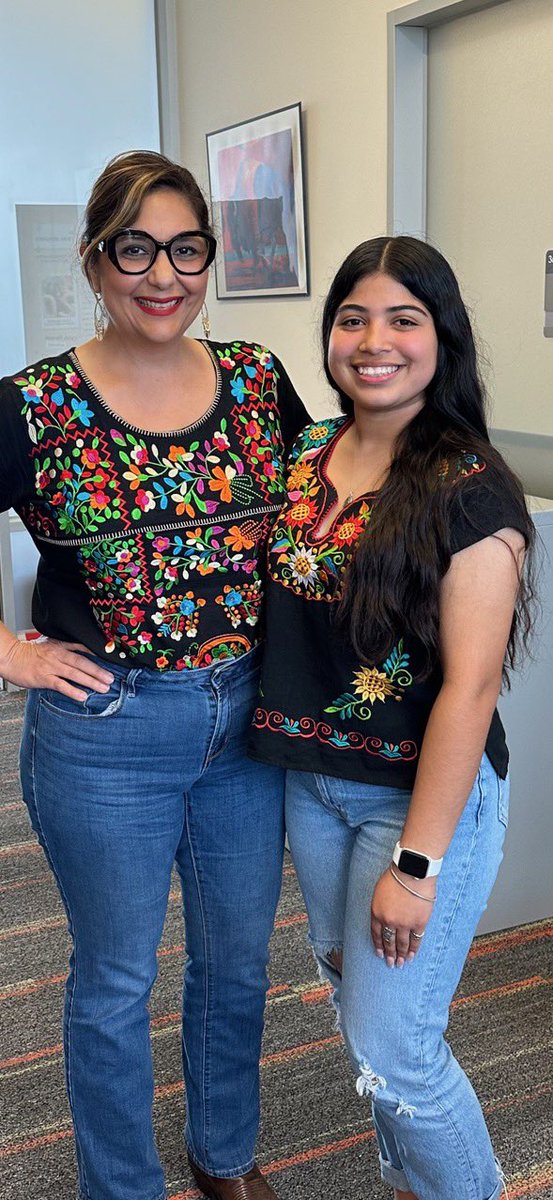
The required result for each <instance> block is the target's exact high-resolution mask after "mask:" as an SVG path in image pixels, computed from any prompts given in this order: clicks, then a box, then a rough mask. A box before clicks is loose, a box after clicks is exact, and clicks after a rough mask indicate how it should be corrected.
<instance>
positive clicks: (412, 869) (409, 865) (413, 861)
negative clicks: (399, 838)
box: [392, 842, 444, 879]
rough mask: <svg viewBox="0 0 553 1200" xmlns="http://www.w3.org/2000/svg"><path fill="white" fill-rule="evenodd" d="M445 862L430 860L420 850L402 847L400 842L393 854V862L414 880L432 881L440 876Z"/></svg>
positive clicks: (436, 859)
mask: <svg viewBox="0 0 553 1200" xmlns="http://www.w3.org/2000/svg"><path fill="white" fill-rule="evenodd" d="M443 861H444V860H443V858H430V857H429V856H428V854H421V851H420V850H411V849H410V847H409V846H401V845H400V843H399V842H396V844H395V846H394V851H393V854H392V862H394V863H395V865H396V867H399V870H400V871H404V872H405V874H406V875H412V877H413V879H431V878H432V877H433V876H435V875H439V874H440V871H441V869H442V863H443Z"/></svg>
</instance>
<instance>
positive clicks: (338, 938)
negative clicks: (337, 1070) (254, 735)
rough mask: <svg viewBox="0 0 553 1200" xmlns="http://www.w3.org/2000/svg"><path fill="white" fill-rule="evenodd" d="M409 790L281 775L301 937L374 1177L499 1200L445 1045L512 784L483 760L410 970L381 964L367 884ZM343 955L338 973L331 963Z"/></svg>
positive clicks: (386, 855) (489, 1157)
mask: <svg viewBox="0 0 553 1200" xmlns="http://www.w3.org/2000/svg"><path fill="white" fill-rule="evenodd" d="M409 799H410V793H409V792H407V791H404V790H399V789H394V788H390V787H380V786H374V785H370V784H362V783H355V782H352V781H351V780H347V779H335V778H331V777H330V776H327V775H314V774H308V773H305V772H300V771H289V772H288V776H287V788H286V816H287V828H288V836H289V840H290V846H291V850H292V856H293V858H294V862H295V865H296V869H297V873H298V877H299V881H300V885H301V888H302V891H303V894H304V897H305V901H306V905H307V911H308V916H309V930H310V940H311V943H312V945H313V948H314V951H315V954H316V957H317V959H318V961H319V963H320V966H321V969H322V971H323V973H324V974H325V975H326V976H327V977H328V979H329V980H330V982H331V983H332V985H333V988H334V989H335V991H334V997H333V998H334V1002H335V1004H336V1007H337V1010H338V1013H339V1018H340V1028H341V1031H342V1034H343V1037H344V1042H345V1045H346V1049H347V1051H348V1055H349V1058H350V1061H351V1063H352V1066H353V1069H354V1071H355V1073H356V1076H357V1091H358V1093H359V1094H360V1095H362V1096H363V1095H369V1096H371V1098H372V1106H373V1116H374V1123H375V1127H376V1134H377V1138H378V1144H379V1149H380V1165H381V1173H382V1178H383V1179H384V1180H386V1181H387V1182H388V1183H390V1184H392V1185H393V1186H394V1187H395V1188H398V1189H399V1190H401V1191H408V1190H411V1191H413V1192H414V1193H415V1195H416V1196H417V1197H418V1198H419V1200H450V1198H451V1197H455V1200H496V1197H498V1196H500V1194H501V1190H502V1180H501V1175H500V1171H499V1168H498V1165H497V1163H496V1161H495V1159H494V1155H493V1151H492V1146H491V1143H490V1138H489V1134H488V1131H487V1128H486V1124H485V1122H484V1117H483V1114H482V1110H481V1108H480V1105H479V1103H478V1100H477V1098H476V1095H475V1093H474V1091H473V1089H472V1087H471V1085H470V1083H469V1081H468V1079H467V1077H466V1075H465V1074H464V1072H463V1071H462V1069H461V1067H460V1066H459V1063H458V1062H457V1061H456V1059H455V1058H454V1057H453V1054H452V1052H451V1049H450V1047H449V1046H448V1044H447V1042H446V1041H445V1038H444V1033H445V1030H446V1028H447V1022H448V1009H449V1004H450V1002H451V998H452V996H453V993H454V991H455V988H456V987H457V984H458V982H459V978H460V975H461V971H462V968H463V964H464V962H465V959H466V956H467V954H468V951H469V948H470V944H471V940H472V937H473V934H474V931H475V928H476V925H477V923H478V919H479V917H480V915H481V913H482V911H483V910H484V908H485V906H486V901H487V898H488V895H489V893H490V891H491V888H492V885H493V883H494V880H495V877H496V874H497V870H498V867H499V863H500V861H501V857H502V844H503V839H504V834H505V826H506V822H507V806H508V787H507V784H506V783H505V782H503V781H502V780H501V779H499V777H498V776H497V775H496V773H495V771H494V770H493V768H492V766H491V764H490V763H489V761H488V759H487V758H486V757H484V759H483V761H482V764H481V767H480V770H479V773H478V776H477V779H476V782H475V784H474V787H473V788H472V791H471V793H470V796H469V799H468V801H467V805H466V807H465V809H464V812H463V814H462V816H461V819H460V821H459V824H458V826H457V829H456V832H455V834H454V837H453V840H452V842H451V844H450V847H449V849H448V852H447V855H446V857H445V860H444V865H443V868H442V871H441V874H440V878H439V881H438V898H437V901H436V904H435V906H434V909H433V912H432V916H431V918H430V921H429V923H428V925H427V929H426V934H425V937H424V940H423V941H422V943H421V946H420V949H419V950H418V952H417V954H416V957H415V959H414V961H413V962H411V963H408V964H406V965H405V967H404V968H403V969H402V970H397V969H392V968H390V967H388V966H386V963H385V962H384V961H383V960H382V959H379V958H378V957H377V955H376V952H375V950H374V947H373V943H372V941H371V931H370V902H371V896H372V892H373V889H374V886H375V884H376V882H377V880H378V879H379V878H380V876H381V874H382V873H383V871H385V870H386V867H387V866H388V865H389V863H390V861H391V855H392V850H393V847H394V844H395V842H396V841H397V839H398V837H399V834H400V832H401V829H402V826H403V823H404V820H405V815H406V812H407V807H408V804H409ZM333 950H341V951H343V963H342V973H341V975H340V974H339V973H338V972H337V970H336V969H334V967H333V965H332V961H331V952H332V951H333Z"/></svg>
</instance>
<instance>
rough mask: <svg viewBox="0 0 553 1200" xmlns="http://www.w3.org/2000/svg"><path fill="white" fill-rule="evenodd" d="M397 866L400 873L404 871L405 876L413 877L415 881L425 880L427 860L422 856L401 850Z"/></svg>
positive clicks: (411, 851)
mask: <svg viewBox="0 0 553 1200" xmlns="http://www.w3.org/2000/svg"><path fill="white" fill-rule="evenodd" d="M397 865H398V867H399V869H400V871H405V874H406V875H413V876H414V878H415V879H426V872H427V870H428V859H427V857H426V855H424V854H415V853H414V851H413V850H402V851H401V854H400V856H399V862H398V864H397Z"/></svg>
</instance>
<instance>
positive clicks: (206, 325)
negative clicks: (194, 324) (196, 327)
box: [202, 304, 211, 339]
mask: <svg viewBox="0 0 553 1200" xmlns="http://www.w3.org/2000/svg"><path fill="white" fill-rule="evenodd" d="M202 329H203V331H204V338H207V339H209V338H210V337H211V323H210V320H209V313H208V311H207V304H202Z"/></svg>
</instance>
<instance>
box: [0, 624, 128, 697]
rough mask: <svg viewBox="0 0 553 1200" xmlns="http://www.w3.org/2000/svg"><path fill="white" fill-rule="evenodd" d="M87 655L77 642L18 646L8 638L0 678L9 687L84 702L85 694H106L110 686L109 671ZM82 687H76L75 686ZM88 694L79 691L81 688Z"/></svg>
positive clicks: (49, 640)
mask: <svg viewBox="0 0 553 1200" xmlns="http://www.w3.org/2000/svg"><path fill="white" fill-rule="evenodd" d="M89 654H90V651H89V650H88V649H87V647H86V646H82V645H81V644H80V643H79V642H59V641H57V640H56V639H55V638H47V639H46V640H45V641H41V642H39V641H33V642H20V641H19V639H18V638H14V637H13V636H12V638H10V641H9V643H8V644H6V645H5V646H2V653H1V656H0V675H1V676H3V678H4V679H7V680H8V682H9V683H15V684H16V685H17V686H18V687H25V688H52V690H53V691H55V692H62V693H63V695H64V696H70V697H71V698H72V699H73V700H86V698H87V695H88V691H93V692H107V691H109V687H110V684H111V683H112V682H113V675H112V674H111V672H110V671H109V670H105V669H104V668H103V667H100V666H99V665H98V663H96V662H93V660H92V659H91V658H89V657H88V655H89ZM79 684H80V685H81V687H80V688H79V686H75V685H79ZM83 687H84V688H87V689H88V691H82V688H83Z"/></svg>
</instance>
